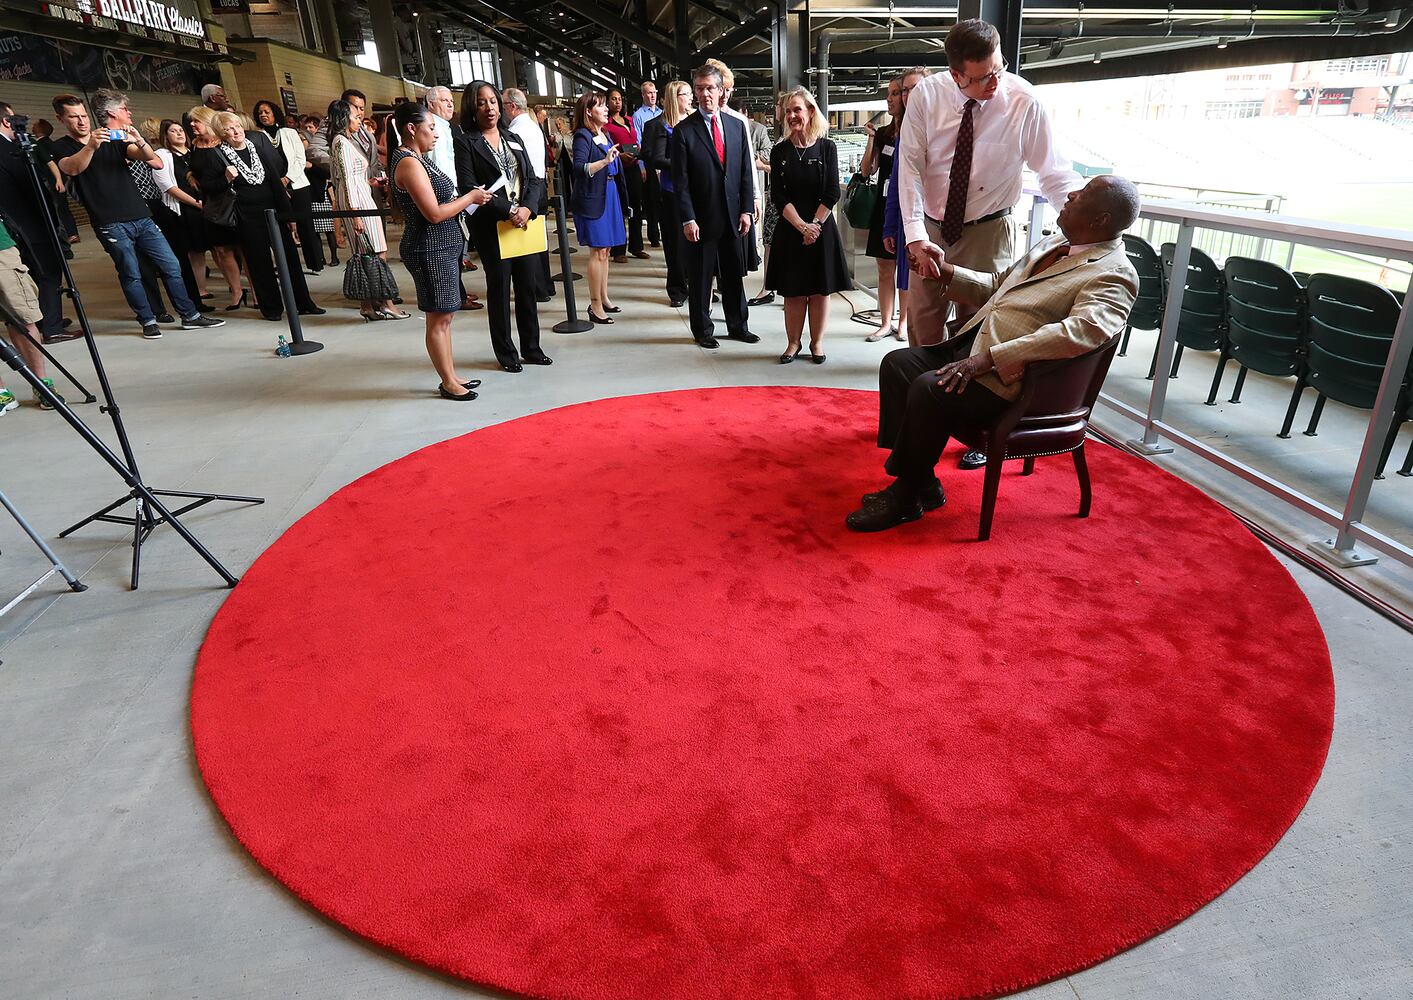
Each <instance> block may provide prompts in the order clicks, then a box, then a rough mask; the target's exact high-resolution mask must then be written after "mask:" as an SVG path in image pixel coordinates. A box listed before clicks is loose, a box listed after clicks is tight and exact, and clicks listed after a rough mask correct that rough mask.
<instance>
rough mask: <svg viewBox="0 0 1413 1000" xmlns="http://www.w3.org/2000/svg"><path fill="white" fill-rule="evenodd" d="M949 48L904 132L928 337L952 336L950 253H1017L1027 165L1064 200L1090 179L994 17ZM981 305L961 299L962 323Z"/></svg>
mask: <svg viewBox="0 0 1413 1000" xmlns="http://www.w3.org/2000/svg"><path fill="white" fill-rule="evenodd" d="M944 48H945V50H946V52H947V70H948V71H947V72H946V73H938V74H937V75H935V76H930V77H928V78H927V79H925V80H923V81H922V82H921V83H919V84H918V85H917V86H916V87H915V88H914V89H913V92H912V94H911V95H910V99H909V101H908V112H907V115H906V116H905V117H904V118H903V129H902V138H901V140H900V141H899V146H900V147H901V155H902V163H901V165H900V167H899V184H898V204H899V208H900V209H901V211H902V224H903V239H904V240H905V241H906V242H907V248H908V262H909V266H910V267H911V268H912V270H913V271H915V272H917V274H918V276H919V277H920V278H921V280H919V281H911V282H909V289H908V290H909V301H908V313H909V316H908V322H909V323H910V325H911V328H912V329H911V332H912V333H913V334H915V335H916V338H917V342H918V344H919V345H922V346H927V345H930V344H937V343H940V342H941V341H943V340H945V339H946V338H947V312H948V309H949V306H950V303H949V302H948V301H947V299H946V297H945V296H944V295H943V291H944V289H943V284H942V282H941V281H940V278H941V276H942V263H943V261H944V260H945V261H948V262H950V263H952V264H956V265H959V266H961V267H965V268H968V269H971V270H976V271H982V272H996V271H1003V270H1005V269H1006V268H1007V267H1008V266H1009V265H1010V263H1011V262H1012V261H1013V260H1014V259H1015V256H1016V254H1015V228H1014V226H1013V225H1012V222H1011V210H1012V209H1013V208H1014V207H1015V204H1016V202H1018V201H1020V196H1021V172H1022V170H1023V169H1024V168H1025V167H1026V166H1027V165H1028V166H1029V167H1030V169H1031V170H1033V171H1035V175H1036V177H1037V178H1038V180H1039V181H1040V190H1041V191H1042V192H1043V193H1044V195H1045V197H1046V199H1047V200H1048V201H1049V202H1050V204H1052V205H1063V204H1064V203H1065V199H1066V198H1067V197H1068V196H1069V193H1070V192H1071V191H1073V190H1076V189H1077V188H1080V187H1082V186H1083V185H1084V181H1083V180H1082V179H1081V178H1080V176H1079V175H1078V174H1076V173H1075V172H1074V170H1073V169H1072V168H1071V167H1070V162H1069V160H1067V159H1065V157H1063V156H1061V155H1060V153H1059V152H1058V151H1057V150H1056V149H1055V142H1054V139H1053V137H1052V136H1051V134H1050V119H1049V117H1048V116H1047V115H1046V114H1045V109H1044V108H1043V107H1042V106H1041V104H1040V99H1039V97H1037V96H1036V93H1035V90H1034V89H1033V88H1032V87H1031V86H1030V84H1028V83H1026V82H1025V81H1024V80H1022V79H1021V78H1020V77H1017V76H1011V75H1010V74H1008V73H1007V72H1006V70H1007V68H1008V67H1007V66H1006V60H1005V59H1004V58H1002V56H1001V35H1000V32H998V31H997V30H996V28H995V27H994V26H993V25H991V24H988V23H987V22H985V21H982V20H979V19H976V18H972V19H969V20H966V21H958V22H957V23H956V25H954V26H953V27H952V30H951V31H949V32H947V39H946V41H945V43H944ZM975 311H976V310H975V309H974V308H971V307H963V306H961V305H958V306H957V323H956V327H955V328H956V329H960V327H961V325H962V323H963V322H964V321H965V320H967V319H968V318H969V317H970V316H971V315H972V313H974V312H975ZM985 464H986V456H985V455H984V454H982V453H981V452H979V451H975V450H972V451H968V452H967V453H966V454H965V455H963V456H962V461H961V467H962V468H964V469H979V468H981V467H982V466H984V465H985Z"/></svg>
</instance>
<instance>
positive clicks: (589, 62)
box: [442, 0, 636, 87]
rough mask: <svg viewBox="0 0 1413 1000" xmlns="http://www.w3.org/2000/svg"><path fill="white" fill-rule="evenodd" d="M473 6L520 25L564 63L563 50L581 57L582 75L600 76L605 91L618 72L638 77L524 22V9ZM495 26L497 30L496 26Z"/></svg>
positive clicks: (583, 45)
mask: <svg viewBox="0 0 1413 1000" xmlns="http://www.w3.org/2000/svg"><path fill="white" fill-rule="evenodd" d="M471 2H472V3H476V4H478V5H479V6H481V7H484V8H485V9H487V10H489V11H490V12H491V13H492V14H493V15H496V14H501V15H505V16H508V17H511V18H514V19H515V20H517V21H519V22H520V24H521V26H522V27H523V28H524V30H525V31H527V32H529V33H530V34H531V35H533V36H534V38H535V39H536V41H537V42H538V43H539V44H540V46H541V47H547V48H548V49H549V50H550V52H552V53H555V54H556V57H558V58H560V59H561V60H564V59H566V58H571V57H569V56H564V55H562V54H560V53H559V50H561V49H563V50H567V51H568V52H569V53H572V56H577V57H578V58H577V59H574V62H575V63H576V64H578V66H579V69H580V71H581V72H585V73H597V74H598V75H599V76H600V77H602V78H603V79H602V81H600V82H599V83H598V84H596V86H600V87H602V86H606V85H608V84H611V83H616V82H617V79H616V78H615V77H614V75H613V74H614V73H615V72H616V73H620V74H622V76H623V77H624V78H625V79H631V78H633V77H634V76H635V75H636V74H635V73H633V72H632V71H631V70H629V68H628V67H627V66H624V65H623V64H622V63H620V62H619V61H618V60H617V59H615V58H613V57H612V56H610V55H608V54H607V53H604V52H600V51H599V50H598V49H596V48H594V47H593V46H592V45H590V44H589V43H588V42H586V41H578V40H571V39H570V38H569V37H568V36H567V35H566V34H563V33H560V34H551V33H550V32H549V31H547V30H545V29H544V28H541V27H540V26H539V25H538V24H536V23H534V22H533V21H531V20H530V19H528V18H524V19H522V18H521V16H520V13H521V8H519V7H516V6H512V5H510V4H504V5H502V6H499V7H498V6H496V5H493V4H492V3H490V2H488V0H471ZM442 6H443V7H444V8H445V7H448V6H449V4H447V3H445V2H444V3H443V4H442ZM457 10H459V11H461V12H462V13H464V14H465V15H466V16H467V17H470V18H472V19H474V20H476V21H481V20H482V19H481V18H479V17H477V16H476V15H475V14H473V13H472V12H470V11H469V10H466V9H465V8H464V7H458V8H457ZM486 23H490V22H486ZM492 26H493V27H496V26H494V25H492ZM496 30H497V31H502V32H504V31H505V29H503V28H500V27H496ZM536 58H537V59H538V60H539V61H540V62H544V61H545V58H549V57H536ZM580 60H583V62H580Z"/></svg>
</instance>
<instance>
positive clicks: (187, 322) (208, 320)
mask: <svg viewBox="0 0 1413 1000" xmlns="http://www.w3.org/2000/svg"><path fill="white" fill-rule="evenodd" d="M225 325H226V321H225V320H223V319H216V318H215V317H214V316H202V315H201V314H200V313H197V314H196V315H195V316H193V317H191V319H184V320H182V329H183V330H212V329H215V328H216V327H218V326H225Z"/></svg>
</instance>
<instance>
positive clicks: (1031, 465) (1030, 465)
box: [1021, 458, 1035, 476]
mask: <svg viewBox="0 0 1413 1000" xmlns="http://www.w3.org/2000/svg"><path fill="white" fill-rule="evenodd" d="M1034 471H1035V459H1033V458H1027V459H1026V460H1025V464H1024V465H1022V466H1021V475H1022V476H1028V475H1030V474H1031V473H1032V472H1034Z"/></svg>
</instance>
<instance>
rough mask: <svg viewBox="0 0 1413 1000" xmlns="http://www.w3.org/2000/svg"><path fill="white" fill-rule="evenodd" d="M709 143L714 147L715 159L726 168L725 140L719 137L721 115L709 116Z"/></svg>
mask: <svg viewBox="0 0 1413 1000" xmlns="http://www.w3.org/2000/svg"><path fill="white" fill-rule="evenodd" d="M711 141H712V144H713V145H715V146H716V158H717V159H718V160H720V161H721V165H722V166H723V167H724V166H726V140H725V139H723V138H722V137H721V115H719V114H716V115H712V116H711Z"/></svg>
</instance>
